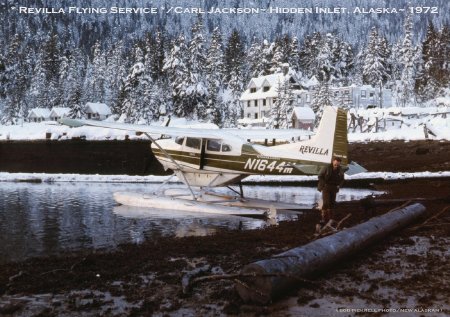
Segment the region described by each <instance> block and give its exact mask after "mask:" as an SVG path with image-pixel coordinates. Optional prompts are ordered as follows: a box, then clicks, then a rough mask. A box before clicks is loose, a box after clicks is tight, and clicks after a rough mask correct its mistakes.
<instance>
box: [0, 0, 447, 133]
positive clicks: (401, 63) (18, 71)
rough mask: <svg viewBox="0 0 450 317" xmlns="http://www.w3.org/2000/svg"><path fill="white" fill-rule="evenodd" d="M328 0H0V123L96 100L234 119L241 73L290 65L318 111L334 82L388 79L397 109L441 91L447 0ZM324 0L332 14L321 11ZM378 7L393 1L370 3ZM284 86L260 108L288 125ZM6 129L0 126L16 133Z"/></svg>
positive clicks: (131, 114)
mask: <svg viewBox="0 0 450 317" xmlns="http://www.w3.org/2000/svg"><path fill="white" fill-rule="evenodd" d="M294 3H295V6H294V5H293V4H294ZM336 3H337V2H336V1H334V0H321V1H315V0H303V1H301V2H293V1H289V0H263V1H244V0H220V1H219V0H214V1H201V0H197V1H188V0H182V1H175V0H173V1H171V0H155V1H125V0H115V1H106V0H93V1H86V0H77V1H66V0H61V1H50V0H41V1H37V0H36V1H34V0H28V1H21V2H17V1H14V0H3V1H1V2H0V18H1V19H2V22H3V23H2V24H1V25H0V124H2V125H14V124H18V123H21V122H22V121H23V120H26V119H29V115H30V112H32V109H35V108H45V109H48V110H50V109H55V108H60V109H67V110H68V109H70V111H69V112H68V114H69V116H70V117H71V118H79V117H83V116H85V114H86V111H87V108H88V107H87V105H89V104H92V103H97V104H100V103H101V104H105V105H106V106H107V107H109V109H110V110H111V112H112V113H113V114H114V115H115V116H116V117H117V118H119V117H120V118H121V120H122V121H124V122H131V123H147V124H149V123H151V122H154V121H157V120H159V118H160V117H163V116H167V115H173V116H177V117H187V118H189V119H198V120H200V121H204V122H212V123H214V124H216V125H219V126H221V127H236V126H237V122H238V120H239V119H242V114H243V108H244V103H243V101H242V100H241V99H240V97H241V95H242V93H243V92H244V91H245V90H246V88H247V86H248V84H249V81H250V79H251V78H257V77H260V76H267V75H271V74H275V73H277V72H280V70H281V69H283V68H286V67H287V68H288V69H289V72H290V74H292V77H293V78H295V79H296V83H298V85H297V86H298V87H297V88H301V89H303V88H304V89H307V90H309V91H310V92H311V96H312V100H311V108H312V109H313V111H314V112H315V114H316V118H317V121H318V119H320V116H321V112H322V109H323V107H324V106H326V105H330V104H331V105H335V106H341V104H333V103H334V101H333V100H332V99H333V98H332V96H331V94H332V91H333V89H334V88H336V87H347V86H353V87H356V86H358V87H362V86H364V85H371V86H373V88H374V89H375V88H376V89H379V90H380V91H382V88H383V89H389V90H390V91H392V95H393V96H392V99H393V105H396V106H400V107H405V106H410V105H419V106H424V105H428V104H430V103H429V102H430V101H431V100H438V99H436V98H448V97H449V96H450V89H449V88H448V87H449V84H450V67H448V64H449V62H450V53H449V52H450V50H449V46H450V28H449V26H448V23H449V21H450V16H449V14H448V12H450V2H448V1H446V0H417V1H414V5H413V4H411V3H410V2H408V1H407V0H399V1H395V2H391V1H383V0H347V1H339V2H338V4H339V8H335V6H336ZM113 8H114V10H113ZM152 8H153V9H154V11H155V12H153V13H150V12H144V9H145V10H150V9H152ZM333 8H335V9H338V11H339V12H338V13H327V12H328V11H329V10H331V11H333V10H334V9H333ZM376 8H385V9H389V10H390V11H392V12H390V13H378V14H377V13H370V10H372V11H373V10H375V9H376ZM426 8H428V9H426ZM319 9H320V10H322V12H321V11H320V10H319ZM332 9H333V10H332ZM369 9H370V10H369ZM394 9H395V12H394ZM127 10H128V11H127ZM235 10H238V11H240V13H237V12H236V13H234V11H235ZM286 10H287V11H286ZM290 10H294V11H296V12H297V13H292V12H291V11H290ZM367 10H369V12H366V11H367ZM210 11H212V12H213V13H207V12H210ZM247 11H249V12H247ZM133 12H135V13H133ZM199 12H201V13H200V14H198V13H199ZM286 12H291V13H286ZM286 65H287V66H286ZM311 83H315V84H314V85H312V84H311ZM279 87H283V88H282V90H283V91H281V90H280V89H278V91H277V92H276V93H277V96H276V97H273V96H272V97H271V98H272V99H273V100H269V101H270V102H272V101H274V100H275V99H277V102H273V104H274V106H273V108H272V109H271V110H270V113H266V114H265V115H266V116H268V117H269V118H268V119H269V120H268V122H272V123H274V125H273V126H280V127H285V126H289V125H290V122H288V117H287V116H286V115H283V116H282V115H280V114H283V113H284V114H286V113H290V112H291V111H292V108H293V107H294V106H295V101H294V100H293V94H292V91H293V89H294V88H293V87H292V85H291V82H288V81H286V82H283V83H279ZM297 88H296V89H297ZM361 98H362V96H361ZM261 102H263V100H261ZM264 102H265V101H264ZM255 105H256V104H255ZM345 105H347V106H348V104H344V106H345ZM246 106H248V105H246ZM371 106H373V105H371ZM91 110H92V109H91ZM258 119H259V118H258ZM372 119H374V118H372ZM366 120H370V119H366ZM29 121H31V120H29ZM280 121H283V122H280ZM275 122H276V124H275ZM438 125H440V124H438ZM1 129H2V131H4V132H3V133H2V136H1V137H2V138H7V135H8V133H9V137H10V138H14V136H13V135H20V133H16V132H13V131H9V132H8V128H1ZM5 129H6V130H5ZM11 129H13V130H14V129H16V128H11ZM51 129H53V128H51ZM54 129H56V128H54ZM28 130H30V129H28ZM378 132H380V131H378ZM33 133H34V132H27V133H23V135H29V138H33V137H32V136H31V135H32V134H33ZM39 133H40V132H39ZM86 134H87V137H88V138H89V135H91V133H87V132H86ZM56 135H59V134H58V132H55V136H52V137H55V138H59V136H56ZM100 135H102V136H101V138H107V137H108V135H107V133H105V135H103V133H100ZM95 137H96V136H94V138H95ZM111 137H112V136H111ZM118 137H123V136H118ZM130 137H131V136H130ZM26 138H28V137H26Z"/></svg>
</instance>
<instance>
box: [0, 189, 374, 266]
mask: <svg viewBox="0 0 450 317" xmlns="http://www.w3.org/2000/svg"><path fill="white" fill-rule="evenodd" d="M174 186H175V187H178V186H179V187H180V188H184V187H183V185H171V187H174ZM157 187H159V185H158V184H110V183H54V184H30V183H0V197H1V199H0V263H2V262H9V261H16V260H22V259H25V258H28V257H33V256H45V255H51V254H57V253H59V252H62V251H71V250H80V249H88V248H114V247H115V246H117V245H119V244H121V243H126V242H132V243H140V242H142V241H144V240H146V239H152V238H155V237H160V236H178V237H181V236H188V235H207V234H214V232H216V231H217V230H218V229H220V228H228V229H237V228H238V227H239V225H240V223H241V226H242V227H243V229H253V228H261V227H264V226H266V225H267V224H266V222H265V221H262V220H258V219H251V218H242V217H235V216H220V215H211V216H209V215H205V214H189V215H186V214H183V213H180V212H167V211H163V212H154V211H150V210H148V209H145V208H141V209H140V208H126V207H124V206H120V207H118V206H116V203H115V202H114V201H113V198H112V196H113V193H114V192H118V191H133V192H152V191H154V190H155V188H157ZM244 190H245V194H246V196H248V197H254V198H262V199H271V200H278V201H283V202H290V203H299V204H302V205H304V207H305V208H309V207H311V206H312V205H313V204H314V203H315V202H316V201H318V199H319V195H320V193H319V192H317V191H316V189H315V188H305V187H302V188H299V187H275V186H274V187H268V186H247V187H245V188H244ZM370 193H371V191H368V190H355V189H344V190H341V192H340V193H339V197H338V199H339V200H353V199H359V198H362V197H364V196H366V195H368V194H370ZM296 217H297V216H296V215H293V214H290V215H283V214H281V215H279V219H280V220H283V219H287V218H296Z"/></svg>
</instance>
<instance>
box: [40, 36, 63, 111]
mask: <svg viewBox="0 0 450 317" xmlns="http://www.w3.org/2000/svg"><path fill="white" fill-rule="evenodd" d="M60 66H61V56H60V43H59V37H58V35H57V34H56V33H53V34H52V35H51V36H50V37H49V39H48V40H47V41H46V42H45V43H44V47H43V52H42V69H43V71H44V74H45V89H46V93H45V94H44V96H45V97H46V100H45V104H44V105H45V107H47V108H52V107H56V106H59V105H60V104H61V102H62V100H61V96H60V89H59V71H60Z"/></svg>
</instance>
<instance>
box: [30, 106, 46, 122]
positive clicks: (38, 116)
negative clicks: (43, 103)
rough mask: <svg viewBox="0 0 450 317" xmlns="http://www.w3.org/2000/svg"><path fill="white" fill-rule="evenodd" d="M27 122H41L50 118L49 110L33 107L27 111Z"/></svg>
mask: <svg viewBox="0 0 450 317" xmlns="http://www.w3.org/2000/svg"><path fill="white" fill-rule="evenodd" d="M27 118H28V121H29V122H41V121H46V120H49V119H50V110H49V109H47V108H33V109H31V110H30V112H28V117H27Z"/></svg>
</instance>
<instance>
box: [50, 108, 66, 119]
mask: <svg viewBox="0 0 450 317" xmlns="http://www.w3.org/2000/svg"><path fill="white" fill-rule="evenodd" d="M69 113H70V108H65V107H53V108H52V110H51V111H50V120H52V121H58V120H59V119H62V118H67V117H69Z"/></svg>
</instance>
